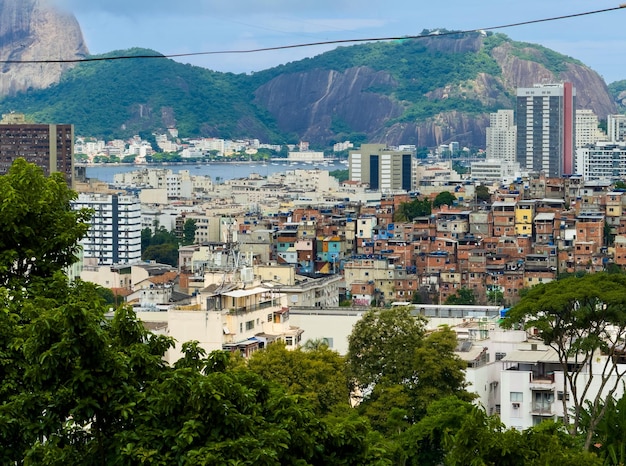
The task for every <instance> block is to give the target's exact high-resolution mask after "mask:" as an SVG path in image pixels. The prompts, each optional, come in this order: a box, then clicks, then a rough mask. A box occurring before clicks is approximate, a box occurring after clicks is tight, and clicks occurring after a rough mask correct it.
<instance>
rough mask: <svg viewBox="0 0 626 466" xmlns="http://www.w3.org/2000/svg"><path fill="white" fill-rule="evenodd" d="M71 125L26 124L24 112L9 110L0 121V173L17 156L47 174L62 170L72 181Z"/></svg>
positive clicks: (9, 165) (4, 171) (69, 180)
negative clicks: (10, 111) (11, 111)
mask: <svg viewBox="0 0 626 466" xmlns="http://www.w3.org/2000/svg"><path fill="white" fill-rule="evenodd" d="M73 154H74V126H73V125H44V124H33V123H26V121H25V119H24V115H22V114H18V113H10V114H6V115H2V120H0V175H1V174H5V173H7V172H8V170H9V168H10V167H11V165H12V164H13V161H14V160H15V159H17V158H19V157H21V158H23V159H25V160H26V161H27V162H30V163H34V164H35V165H37V166H38V167H41V168H42V169H43V171H44V174H45V175H46V176H49V175H50V174H51V173H55V172H59V173H63V175H64V176H65V179H66V181H67V184H68V185H69V186H73V180H74V164H73Z"/></svg>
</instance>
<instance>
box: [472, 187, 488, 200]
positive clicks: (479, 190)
mask: <svg viewBox="0 0 626 466" xmlns="http://www.w3.org/2000/svg"><path fill="white" fill-rule="evenodd" d="M475 194H476V200H477V201H479V202H490V201H491V193H490V192H489V188H488V187H487V186H485V185H484V184H479V185H478V186H476V193H475Z"/></svg>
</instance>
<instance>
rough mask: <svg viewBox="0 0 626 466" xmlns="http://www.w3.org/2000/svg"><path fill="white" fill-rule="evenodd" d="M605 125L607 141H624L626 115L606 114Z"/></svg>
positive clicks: (625, 135)
mask: <svg viewBox="0 0 626 466" xmlns="http://www.w3.org/2000/svg"><path fill="white" fill-rule="evenodd" d="M606 126H607V128H606V129H607V131H606V132H607V136H608V139H609V141H611V142H617V141H626V115H608V116H607V118H606Z"/></svg>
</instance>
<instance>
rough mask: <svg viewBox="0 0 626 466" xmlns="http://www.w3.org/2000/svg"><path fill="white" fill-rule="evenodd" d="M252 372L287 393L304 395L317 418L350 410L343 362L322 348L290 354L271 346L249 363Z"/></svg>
mask: <svg viewBox="0 0 626 466" xmlns="http://www.w3.org/2000/svg"><path fill="white" fill-rule="evenodd" d="M248 367H249V368H250V370H252V371H253V372H255V373H256V374H259V375H260V376H261V377H263V378H264V379H267V380H273V381H275V382H278V383H280V384H281V385H283V386H284V387H285V389H286V391H287V393H290V394H293V395H302V396H304V397H305V398H307V399H308V400H309V402H310V403H311V406H312V407H313V409H314V410H315V412H316V413H318V414H327V413H329V412H330V411H331V410H332V409H333V408H334V407H335V406H337V405H340V404H342V405H344V406H349V401H350V390H349V386H348V377H347V375H346V368H345V362H344V358H343V357H342V356H340V355H339V354H338V353H337V352H336V351H333V350H331V349H329V348H328V345H325V344H321V345H319V346H318V347H315V348H309V349H307V350H302V349H296V350H293V351H290V350H288V349H287V348H286V347H285V345H281V344H272V345H270V346H268V347H267V348H266V349H264V350H263V351H257V352H256V353H255V354H253V355H252V357H251V358H250V359H249V361H248Z"/></svg>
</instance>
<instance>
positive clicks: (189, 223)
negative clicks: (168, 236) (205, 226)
mask: <svg viewBox="0 0 626 466" xmlns="http://www.w3.org/2000/svg"><path fill="white" fill-rule="evenodd" d="M195 239H196V221H195V220H194V219H193V218H188V219H187V220H185V223H184V225H183V246H187V245H190V244H193V243H194V241H195Z"/></svg>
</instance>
